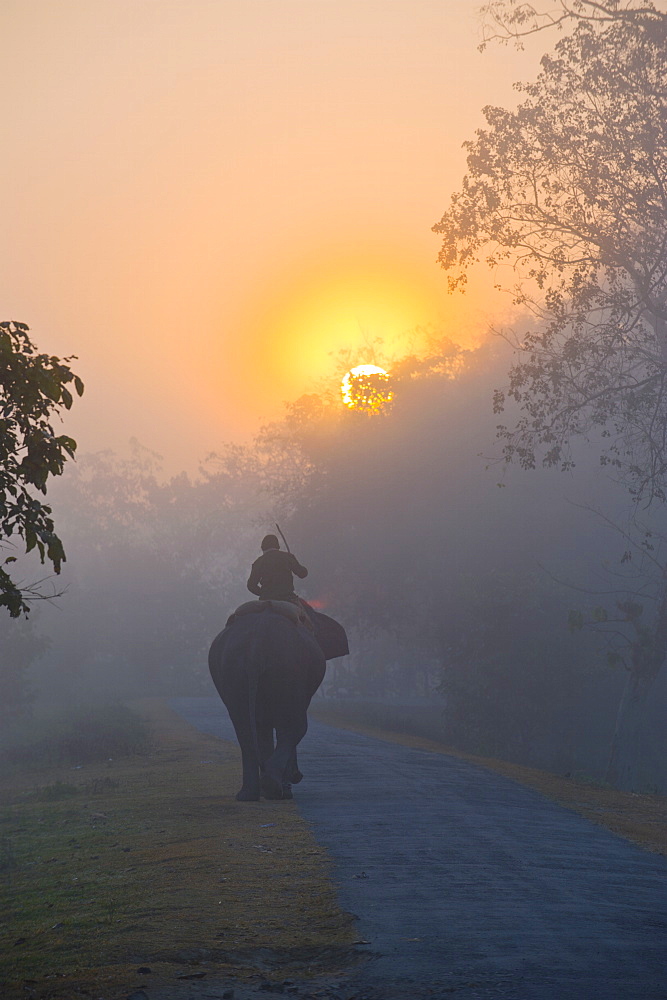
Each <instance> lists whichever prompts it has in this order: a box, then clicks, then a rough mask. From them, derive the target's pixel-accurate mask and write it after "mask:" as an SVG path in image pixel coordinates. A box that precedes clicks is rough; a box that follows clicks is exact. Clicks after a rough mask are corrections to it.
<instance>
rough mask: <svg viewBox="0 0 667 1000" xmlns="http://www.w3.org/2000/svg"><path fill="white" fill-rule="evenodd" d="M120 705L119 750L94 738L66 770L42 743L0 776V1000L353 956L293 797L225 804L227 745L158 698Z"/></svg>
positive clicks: (230, 778)
mask: <svg viewBox="0 0 667 1000" xmlns="http://www.w3.org/2000/svg"><path fill="white" fill-rule="evenodd" d="M134 707H135V712H134V713H132V714H133V715H134V716H135V718H137V719H138V722H137V724H136V726H134V723H132V725H133V726H134V728H135V731H136V734H139V733H140V732H141V731H142V729H143V731H144V736H145V738H138V740H137V741H135V742H134V744H133V745H134V747H135V752H134V753H132V754H126V755H125V756H118V757H116V756H114V755H113V754H110V753H108V749H109V746H110V744H106V743H105V742H104V740H103V739H101V743H102V745H103V746H104V747H105V748H106V752H105V754H104V757H103V759H99V757H98V758H97V759H94V760H91V759H90V757H88V758H87V762H86V763H84V764H81V763H80V760H81V759H83V758H82V754H83V751H82V749H81V745H79V748H78V752H77V753H75V754H74V756H73V757H72V756H69V754H68V762H67V763H63V762H62V758H60V757H59V753H57V752H55V750H54V745H53V744H52V745H51V751H52V752H51V757H49V762H48V763H47V764H46V765H45V766H43V767H42V768H41V769H40V770H37V766H38V758H37V757H36V756H35V755H34V754H33V753H32V752H27V753H26V754H24V755H23V757H22V759H21V761H17V760H16V759H15V760H14V762H13V766H12V767H11V768H10V769H9V771H8V773H7V774H3V777H2V779H0V956H3V957H2V958H0V996H2V997H3V1000H5V998H6V1000H15V998H18V997H21V998H25V997H34V998H36V1000H47V998H49V1000H51V998H53V1000H56V998H62V1000H71V998H72V997H74V996H81V997H88V996H90V997H93V996H94V997H95V998H104V1000H115V998H117V997H121V996H122V997H125V996H127V995H128V992H131V987H134V988H135V989H137V988H138V986H140V985H141V983H142V981H143V982H150V986H151V991H153V990H154V989H159V988H164V989H166V988H167V987H169V986H173V985H174V984H175V983H177V982H178V981H179V979H183V978H184V977H186V976H195V975H196V976H197V977H201V976H202V975H207V976H214V975H229V976H234V977H236V978H239V979H244V978H245V979H248V978H252V977H253V976H256V975H258V974H259V973H260V972H261V975H262V977H263V978H265V979H271V978H272V976H273V975H279V976H280V977H281V978H283V979H284V978H285V977H287V976H290V975H298V976H300V977H301V978H303V977H304V976H305V977H309V976H315V975H322V974H325V973H328V972H332V971H335V970H338V969H341V968H342V967H343V966H344V965H346V964H348V963H349V962H350V961H351V960H353V958H354V952H353V949H352V944H353V942H354V940H355V935H354V928H353V923H352V921H353V918H352V917H351V916H350V915H349V914H345V913H343V912H342V911H341V910H340V909H339V907H338V904H337V902H336V895H335V891H334V889H333V886H332V883H331V881H330V879H329V862H328V858H327V856H326V854H325V852H324V851H323V850H322V849H321V848H320V847H319V846H318V845H317V843H316V841H315V840H314V838H313V836H312V834H311V832H310V830H309V828H308V826H307V825H306V823H305V822H304V820H302V819H301V817H300V816H299V814H298V812H297V810H296V809H295V808H294V804H293V803H291V802H266V801H263V802H261V803H237V802H236V801H235V799H234V794H235V792H236V790H237V788H238V782H239V776H240V766H239V763H238V752H237V749H236V747H235V746H234V745H232V744H230V743H225V742H223V741H220V740H217V739H214V738H213V737H210V736H207V735H205V734H202V733H199V732H197V731H196V730H194V729H192V728H191V727H190V726H188V725H187V724H186V723H185V722H183V721H182V720H180V719H179V718H178V717H177V716H176V715H175V714H174V713H172V712H171V711H170V710H169V709H168V708H167V707H166V706H165V705H164V704H163V703H161V702H160V701H146V702H142V703H137V705H136V706H134ZM147 723H148V725H149V726H150V737H149V736H148V735H147V732H146V727H147ZM100 732H101V730H100ZM92 742H93V743H95V742H96V738H93V740H92ZM115 752H117V750H116V751H115ZM84 756H85V755H84ZM108 757H112V758H113V759H107V758H108ZM54 758H55V759H56V760H59V761H60V762H58V763H56V762H54ZM75 759H76V760H77V763H75V764H72V760H75ZM139 968H143V969H150V973H146V974H145V975H146V979H145V980H144V978H143V976H142V975H140V974H138V969H139ZM149 976H150V979H149V978H148V977H149Z"/></svg>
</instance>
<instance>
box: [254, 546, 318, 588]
mask: <svg viewBox="0 0 667 1000" xmlns="http://www.w3.org/2000/svg"><path fill="white" fill-rule="evenodd" d="M293 573H296V575H297V576H298V577H299V578H300V579H301V580H303V579H304V577H306V576H308V570H307V569H306V567H305V566H302V565H301V563H300V562H299V561H298V559H297V558H296V556H295V555H293V554H292V553H291V552H283V551H282V549H267V551H266V552H264V553H263V554H262V555H261V556H260V557H259V559H255V561H254V563H253V564H252V569H251V570H250V576H249V577H248V590H249V591H250V593H251V594H256V595H257V597H259V599H260V600H262V601H288V600H289V599H290V598H291V597H294V577H293V576H292V574H293Z"/></svg>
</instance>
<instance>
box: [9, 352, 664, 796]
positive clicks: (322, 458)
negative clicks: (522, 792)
mask: <svg viewBox="0 0 667 1000" xmlns="http://www.w3.org/2000/svg"><path fill="white" fill-rule="evenodd" d="M448 349H450V348H447V345H444V354H443V357H445V358H446V352H447V350H448ZM457 357H458V358H459V360H458V362H457V365H456V366H455V368H456V373H455V374H454V375H452V366H451V365H450V364H449V362H447V360H445V361H443V360H442V358H440V360H437V359H435V360H432V361H431V362H430V363H428V364H422V365H421V366H417V365H416V364H412V366H411V364H410V362H409V360H408V361H406V362H404V364H403V366H402V368H401V366H399V368H398V376H397V381H396V385H395V397H394V399H393V401H392V404H391V405H390V406H388V407H387V408H386V409H385V410H384V411H383V412H381V413H379V414H367V413H363V412H355V411H351V410H346V409H345V408H344V407H342V406H341V404H340V401H339V398H338V393H337V383H336V382H335V381H332V382H331V383H330V384H329V385H328V386H323V388H322V391H321V392H320V393H318V394H311V395H309V396H307V397H302V398H301V399H299V400H297V401H296V402H295V403H293V404H291V405H290V406H289V407H288V408H287V410H286V415H285V418H284V419H283V420H282V421H279V422H277V423H275V424H272V425H269V426H268V427H266V428H264V429H263V431H262V433H261V434H260V436H259V437H258V438H257V440H256V441H255V443H254V444H253V445H252V446H248V447H242V446H239V445H233V444H228V445H226V446H221V448H220V451H219V452H218V453H217V454H215V455H209V456H202V457H201V465H200V469H199V473H198V474H197V475H196V476H186V475H185V474H182V475H180V476H176V477H172V478H167V477H165V476H164V474H163V473H162V471H161V464H160V460H159V458H158V457H157V456H156V455H155V454H153V452H151V451H150V442H146V443H145V444H140V443H138V442H137V441H133V442H131V443H130V444H129V445H128V448H127V450H126V452H125V453H124V454H122V455H119V454H114V453H112V452H98V453H92V454H83V455H81V456H80V457H79V458H78V460H77V462H76V463H75V464H71V465H70V466H69V467H68V468H67V470H66V473H65V475H64V476H63V477H62V479H60V480H59V481H57V482H54V484H53V486H52V487H51V489H50V493H49V497H50V499H51V501H52V503H53V509H54V515H55V519H56V523H57V525H58V529H59V532H60V534H61V537H62V538H63V541H64V543H65V548H66V552H67V563H66V565H65V567H64V570H63V573H62V574H61V576H60V577H57V578H52V579H50V580H47V581H46V582H44V583H43V584H42V585H41V589H42V591H44V592H45V593H48V592H49V587H53V588H55V589H56V590H57V591H58V592H59V593H60V596H57V597H55V598H54V599H53V600H51V601H38V602H35V604H34V610H33V611H32V613H31V616H30V619H29V621H28V622H21V623H16V622H13V621H10V620H9V619H8V618H3V619H2V620H0V628H1V629H2V635H3V642H4V644H5V648H6V649H7V650H8V651H9V657H8V661H7V662H8V663H10V664H11V669H10V670H9V671H8V672H7V674H6V677H5V680H4V681H3V684H4V685H5V690H4V691H3V701H4V704H5V706H6V711H8V710H9V708H8V707H11V714H12V715H17V714H20V712H21V711H22V710H24V711H25V712H30V711H31V710H33V709H35V708H37V709H39V707H40V705H50V704H53V703H62V704H67V703H72V702H74V703H78V702H81V701H85V700H87V699H91V698H101V697H103V698H105V699H109V698H111V699H114V698H117V699H127V698H137V697H144V696H155V695H159V696H173V695H213V694H214V690H213V687H212V685H211V682H210V679H209V676H208V670H207V663H206V654H207V649H208V646H209V644H210V641H211V639H212V638H213V637H214V635H215V634H216V633H217V632H218V631H219V630H220V629H221V628H222V627H223V626H224V623H225V621H226V618H227V616H228V615H229V613H230V612H231V611H232V610H233V609H234V608H235V607H236V606H237V605H238V604H240V603H241V602H243V601H244V600H246V599H248V597H249V595H248V593H247V591H246V588H245V582H246V579H247V575H248V572H249V568H250V564H251V562H252V560H253V559H255V558H256V557H257V555H258V554H259V542H260V540H261V538H262V536H263V535H264V534H265V533H267V532H268V531H273V530H274V525H275V522H276V521H278V522H279V523H280V525H281V527H282V528H283V530H284V532H285V534H286V536H287V538H288V541H289V543H290V546H291V548H292V549H293V551H294V552H295V553H296V555H297V557H298V558H299V560H300V561H301V562H302V563H304V564H305V565H306V566H307V567H308V569H309V576H308V578H307V580H305V581H303V582H302V584H301V583H300V586H299V588H298V589H299V593H300V594H301V595H302V596H303V597H305V598H306V599H307V600H312V601H314V602H315V603H316V605H317V606H321V607H322V608H323V609H324V610H326V611H327V612H328V613H329V614H332V615H333V616H334V617H336V618H337V619H339V620H340V621H341V622H342V623H343V624H344V625H345V627H346V628H347V630H348V633H349V637H350V646H351V649H352V652H351V655H350V656H349V657H345V658H343V659H340V660H334V661H331V662H330V663H329V665H328V669H327V677H326V679H325V682H324V685H323V688H322V691H321V693H320V695H319V696H318V697H319V698H320V699H322V700H323V701H325V702H327V703H328V704H336V705H338V707H339V708H341V709H342V710H345V711H347V712H348V714H351V715H352V716H354V717H355V718H363V719H365V720H366V721H371V722H372V721H375V722H379V723H381V724H383V725H391V726H393V727H397V728H407V729H411V730H412V731H415V732H420V733H422V734H424V735H430V736H432V737H435V738H438V739H440V740H442V741H444V742H445V743H447V744H449V745H451V746H454V747H457V748H459V749H461V750H464V751H468V752H471V753H476V754H483V755H489V756H498V757H502V758H504V759H509V760H512V761H517V762H520V763H524V764H528V765H532V766H536V767H543V768H547V769H551V770H554V771H557V772H559V773H563V774H579V775H584V776H589V777H592V778H596V779H599V778H601V777H602V776H603V775H604V771H605V765H606V761H607V758H608V756H609V748H610V743H611V739H612V736H613V732H614V725H615V719H616V714H617V711H618V707H619V700H620V698H621V695H622V692H623V687H624V683H625V677H626V671H625V670H624V669H623V665H622V663H620V662H616V664H615V665H613V664H610V662H609V658H608V655H607V654H608V653H609V651H610V649H612V648H613V644H614V643H617V644H618V641H619V635H618V633H619V631H624V630H625V632H626V633H628V626H627V624H607V625H605V624H604V623H602V624H598V625H596V626H594V627H592V628H588V627H584V628H580V627H570V626H571V625H572V624H573V622H574V625H575V626H577V625H580V624H581V623H582V621H583V620H585V621H586V622H589V621H590V620H591V618H592V617H595V614H596V613H595V611H594V609H595V608H599V607H606V608H607V609H608V611H609V612H610V616H611V617H613V613H614V609H615V608H616V606H617V603H618V602H622V601H623V600H624V599H628V598H629V597H632V598H633V599H634V600H639V601H640V602H641V603H642V604H643V606H644V612H643V614H644V620H645V621H647V622H648V621H650V618H651V615H652V614H654V604H653V595H654V591H655V587H656V586H657V580H655V579H654V578H653V576H652V574H651V568H650V562H647V560H646V559H642V555H641V552H642V545H641V536H635V535H633V534H632V532H633V531H634V530H635V529H633V528H632V522H631V519H630V515H631V514H633V513H635V514H636V513H637V512H633V511H632V509H631V507H630V505H629V500H628V497H627V494H626V492H625V491H624V489H623V488H622V487H621V486H620V485H616V484H615V483H614V482H613V479H610V477H609V474H608V472H605V471H604V470H602V469H601V468H600V464H599V459H598V457H597V452H596V448H595V442H589V443H586V442H582V443H580V445H579V446H578V447H579V450H578V453H577V455H576V456H575V458H576V464H575V468H574V470H573V471H571V472H568V473H562V472H560V471H559V470H557V469H550V470H545V469H539V468H538V469H534V470H530V471H521V470H519V469H517V468H515V467H513V466H506V465H505V463H503V462H502V460H501V455H500V449H499V445H498V443H497V441H496V425H497V423H498V422H499V417H498V416H497V415H495V414H494V413H493V411H492V405H491V396H492V390H493V389H494V388H496V387H498V386H501V385H503V384H504V381H505V379H506V372H507V368H508V364H509V360H510V358H509V351H508V349H507V348H505V347H504V346H503V344H502V342H500V341H491V342H490V343H488V344H486V345H484V346H483V347H482V348H479V349H477V350H475V351H471V352H468V353H464V354H463V355H457ZM505 416H506V417H507V419H509V420H511V413H509V414H506V415H505ZM661 517H662V515H661V514H660V512H659V511H644V512H640V514H639V519H640V521H642V520H643V521H644V522H646V523H649V522H650V527H651V530H652V531H653V535H652V536H651V537H652V542H651V544H653V545H654V546H655V547H656V548H658V549H659V548H660V547H661V546H662V545H663V542H662V541H661V531H662V528H663V526H662V525H661V523H660V520H661ZM663 520H664V518H663ZM624 532H625V533H626V534H624ZM635 539H636V544H635ZM628 551H631V552H632V557H631V558H629V557H628V555H627V553H628ZM624 553H625V556H624ZM21 573H22V574H24V577H25V578H26V579H32V580H34V579H35V578H36V577H37V576H38V575H39V568H38V567H37V568H36V566H35V564H34V563H30V561H29V560H25V561H24V564H22V568H21ZM638 595H639V596H638ZM571 612H575V613H579V614H580V615H581V618H580V619H577V618H576V617H575V618H574V619H572V617H571ZM598 616H599V615H598ZM628 634H629V633H628ZM610 643H612V646H610ZM659 684H662V681H660V682H659ZM663 705H664V684H663V685H662V688H660V690H659V691H656V693H655V697H654V699H653V706H652V709H651V711H652V712H653V716H652V717H651V718H649V719H648V720H647V724H646V725H645V727H644V732H645V735H644V737H643V744H642V747H641V758H642V764H641V768H642V772H641V773H642V779H641V780H642V782H643V785H644V787H646V788H649V789H664V787H665V784H666V777H667V775H666V772H665V764H664V761H665V759H666V756H665V750H667V747H666V746H665V736H664V732H663V727H662V726H661V725H660V722H659V720H660V717H661V712H662V711H663Z"/></svg>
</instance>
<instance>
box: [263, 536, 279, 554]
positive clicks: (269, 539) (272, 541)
mask: <svg viewBox="0 0 667 1000" xmlns="http://www.w3.org/2000/svg"><path fill="white" fill-rule="evenodd" d="M279 548H280V542H279V541H278V539H277V538H276V536H275V535H265V536H264V538H263V539H262V552H266V551H267V549H279Z"/></svg>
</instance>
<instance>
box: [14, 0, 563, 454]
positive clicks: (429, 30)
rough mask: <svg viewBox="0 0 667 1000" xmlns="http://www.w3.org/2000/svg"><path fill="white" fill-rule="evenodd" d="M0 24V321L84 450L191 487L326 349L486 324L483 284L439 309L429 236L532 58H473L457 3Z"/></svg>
mask: <svg viewBox="0 0 667 1000" xmlns="http://www.w3.org/2000/svg"><path fill="white" fill-rule="evenodd" d="M0 27H1V30H2V37H3V86H2V94H1V95H0V103H1V105H2V121H3V158H2V166H1V168H0V169H1V170H2V181H1V184H0V202H1V206H2V219H3V223H4V236H3V248H4V260H3V262H2V269H1V272H0V293H1V294H0V301H1V302H2V307H1V309H0V312H1V313H2V316H0V318H2V319H5V318H7V319H10V318H11V319H18V320H21V321H23V322H26V323H28V324H29V326H30V327H31V329H32V332H33V335H34V338H35V340H36V342H37V344H38V345H39V347H40V348H41V349H42V350H46V351H49V352H53V353H59V354H63V355H65V354H75V355H77V356H78V359H79V360H78V361H77V362H76V366H75V367H76V370H77V371H78V372H79V373H80V374H81V376H82V377H83V378H84V380H85V382H86V396H85V397H84V400H83V401H82V402H80V403H78V404H77V405H76V412H73V413H72V414H71V415H70V416H68V418H67V425H66V429H67V431H68V432H70V433H73V434H74V436H75V437H77V438H78V440H79V444H80V448H82V449H85V450H90V449H92V448H99V447H112V448H115V449H123V447H124V445H125V443H126V442H127V440H128V438H129V437H130V436H132V435H134V436H137V437H138V438H139V440H140V441H141V442H142V444H144V445H146V446H147V447H149V448H152V449H155V450H157V451H159V452H161V453H162V454H164V455H165V457H166V459H167V465H168V467H169V468H171V469H174V470H175V469H178V468H188V469H193V468H194V467H195V466H196V463H197V461H198V460H199V459H200V458H201V457H203V455H204V454H205V453H206V452H208V451H210V450H213V449H215V448H216V447H217V446H219V445H220V444H221V443H222V442H224V441H229V440H236V439H240V438H243V437H247V436H248V435H250V434H251V433H252V432H253V431H254V430H256V429H257V428H258V426H259V425H260V423H261V422H262V421H265V420H266V419H268V418H271V417H273V416H276V415H279V413H280V412H281V406H282V402H283V401H285V400H289V399H294V398H296V397H297V396H298V395H300V394H301V393H302V392H304V391H307V390H308V389H309V387H310V386H311V385H312V382H313V380H315V379H318V378H320V377H321V376H323V375H326V374H327V373H329V372H331V370H332V365H333V361H332V352H333V353H335V352H336V351H338V350H339V349H341V348H350V347H351V348H356V347H358V346H359V345H361V344H363V343H364V342H367V341H372V340H373V338H375V337H378V336H379V337H383V338H384V340H385V342H386V343H387V345H388V347H389V350H390V352H391V351H396V352H399V353H400V351H401V350H405V349H406V347H407V346H409V344H410V342H411V338H410V336H409V334H410V332H411V331H413V330H414V328H415V327H417V326H419V325H422V326H423V325H431V326H432V327H433V328H438V329H441V330H442V331H443V332H445V333H447V334H448V335H450V336H451V337H452V338H453V339H459V340H461V341H462V342H464V343H468V342H471V341H474V340H475V338H477V337H479V335H480V334H481V333H483V332H484V330H485V329H486V328H487V326H488V324H489V322H491V321H492V320H493V319H494V317H495V316H497V314H498V313H497V310H498V309H499V308H501V305H502V303H501V302H498V303H496V302H495V300H494V299H492V297H491V295H490V291H489V289H490V285H491V282H490V280H489V282H488V284H487V285H483V286H479V287H477V288H473V289H472V290H471V292H470V293H469V294H468V295H467V296H466V298H465V299H460V298H459V297H456V298H450V297H449V296H447V294H446V279H445V275H444V273H443V272H442V271H441V270H440V269H439V268H438V266H437V264H436V262H435V258H436V256H437V252H438V238H437V237H436V236H435V235H434V234H433V233H431V231H430V227H431V226H432V224H433V223H434V222H435V221H437V219H439V217H440V215H441V214H442V211H443V210H444V209H445V208H446V206H447V202H448V199H449V194H450V192H451V191H452V190H454V189H455V188H456V187H457V186H458V184H459V183H460V179H461V176H462V174H463V172H464V167H465V154H464V151H463V150H462V149H461V144H462V142H464V141H465V140H466V139H468V138H471V137H472V135H473V132H474V129H475V128H477V127H479V126H480V125H481V124H482V116H481V108H482V107H483V106H484V105H485V104H488V103H496V104H504V105H508V104H514V103H516V95H515V94H514V92H513V91H512V86H511V85H512V82H513V81H514V80H516V79H520V78H529V77H532V76H534V74H535V71H536V64H537V54H539V50H540V49H541V48H542V47H543V45H542V44H540V46H539V49H533V50H532V51H529V52H527V53H525V54H523V55H519V54H517V53H516V52H515V51H514V50H513V49H511V48H495V47H492V48H491V49H489V50H487V51H486V52H485V53H484V54H480V53H479V52H478V51H477V45H478V42H479V35H480V22H479V16H478V13H477V4H476V3H474V2H471V0H78V2H77V0H57V2H56V0H3V2H2V5H1V7H0ZM540 41H541V42H542V40H540ZM412 343H413V345H414V346H419V344H418V341H417V342H416V343H415V341H414V337H413V338H412Z"/></svg>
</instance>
